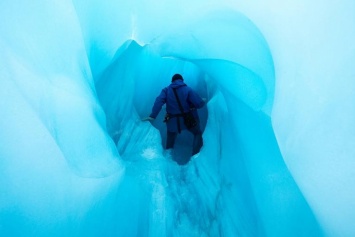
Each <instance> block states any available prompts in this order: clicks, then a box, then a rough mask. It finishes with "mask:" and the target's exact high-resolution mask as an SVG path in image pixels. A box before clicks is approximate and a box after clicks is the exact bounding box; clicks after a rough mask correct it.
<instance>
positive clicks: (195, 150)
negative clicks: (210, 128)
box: [166, 124, 203, 155]
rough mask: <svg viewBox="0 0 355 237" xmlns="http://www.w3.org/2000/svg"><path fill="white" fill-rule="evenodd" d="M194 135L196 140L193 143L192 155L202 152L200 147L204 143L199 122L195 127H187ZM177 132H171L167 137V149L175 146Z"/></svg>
mask: <svg viewBox="0 0 355 237" xmlns="http://www.w3.org/2000/svg"><path fill="white" fill-rule="evenodd" d="M187 130H188V131H189V132H191V133H192V134H193V135H194V141H193V144H192V155H195V154H197V153H199V152H200V149H201V147H202V145H203V139H202V132H201V129H200V125H199V124H197V125H196V126H195V127H193V128H190V129H187ZM177 134H178V133H177V132H169V131H168V135H167V138H166V149H171V148H174V144H175V140H176V136H177Z"/></svg>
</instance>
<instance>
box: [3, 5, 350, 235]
mask: <svg viewBox="0 0 355 237" xmlns="http://www.w3.org/2000/svg"><path fill="white" fill-rule="evenodd" d="M302 3H304V4H303V5H302V4H300V5H297V8H296V9H298V10H303V11H304V13H305V14H303V15H302V16H303V17H307V13H309V12H307V11H306V9H308V8H310V9H313V8H312V7H313V5H307V4H306V2H305V1H304V2H302ZM344 3H345V1H344ZM265 4H266V5H267V7H266V6H265V5H258V4H257V5H255V4H252V3H243V2H242V1H236V2H235V1H233V2H232V1H228V0H224V1H220V0H219V1H210V2H209V3H208V4H207V3H204V2H202V1H196V2H194V3H191V2H188V1H169V3H167V2H165V1H160V0H157V1H153V2H149V3H145V2H144V1H143V2H141V3H139V4H138V3H137V2H129V3H128V2H121V1H105V2H104V3H102V2H101V1H96V0H88V1H85V2H83V1H76V0H74V1H69V0H61V1H54V2H51V3H47V2H46V1H44V0H35V1H31V3H24V2H20V1H10V0H5V1H2V2H1V3H0V20H1V22H2V24H1V25H0V35H1V38H0V80H1V82H2V83H1V86H0V111H1V113H2V114H1V116H0V132H1V133H0V134H1V135H0V193H1V195H0V235H1V236H154V237H155V236H227V237H229V236H323V235H327V236H351V233H354V232H355V230H354V228H353V227H352V226H351V225H349V223H350V220H352V218H349V217H351V216H353V215H352V214H351V213H350V212H340V211H336V208H335V207H338V206H339V205H335V203H336V202H335V203H332V205H331V206H329V205H326V204H327V203H328V202H326V201H327V200H328V201H329V200H330V198H329V196H324V197H323V196H319V194H318V192H317V190H323V191H324V190H325V188H324V187H326V185H324V183H323V182H321V181H319V180H318V179H317V177H315V176H314V175H313V176H312V175H311V174H312V172H310V171H311V170H312V169H311V168H310V169H308V170H306V173H305V174H306V175H308V176H307V177H310V179H309V181H310V183H308V182H306V181H308V180H306V179H305V178H302V174H301V173H300V172H299V170H300V169H299V167H304V166H303V165H304V162H306V161H307V160H306V158H307V157H308V159H310V156H309V154H313V153H311V152H309V153H306V152H304V151H303V150H302V151H299V150H297V149H296V148H297V147H294V145H295V144H298V143H297V142H295V141H296V140H297V141H298V140H302V138H305V137H306V138H309V137H312V136H310V135H313V134H308V135H307V136H304V137H302V138H299V139H297V137H296V136H293V135H292V133H291V135H289V133H288V132H289V131H293V129H294V130H296V128H297V127H295V126H294V124H289V128H287V127H286V126H284V125H283V124H284V123H285V122H284V121H282V116H280V114H282V113H280V110H276V113H275V107H274V104H276V105H278V106H279V107H277V108H278V109H280V108H281V107H282V106H285V105H287V104H286V102H285V103H283V101H282V100H281V99H280V95H283V94H282V92H283V91H284V89H286V90H289V89H290V88H291V87H292V86H293V85H295V82H294V81H292V83H290V84H287V82H288V80H291V79H289V78H290V77H289V76H290V75H288V74H287V73H285V72H288V71H289V70H290V71H292V72H294V71H295V68H296V69H297V68H299V69H300V72H295V74H297V75H300V78H301V79H302V76H303V75H307V73H309V74H310V75H314V74H315V73H314V71H307V70H305V69H304V68H303V66H302V62H304V60H305V59H304V58H302V56H300V55H303V53H305V50H304V49H302V47H299V48H297V47H295V46H294V48H292V47H285V45H286V43H282V42H283V41H282V40H280V38H278V37H280V35H282V36H295V34H294V33H292V32H290V31H287V30H286V29H289V27H286V28H283V27H282V26H283V25H282V24H287V22H288V21H287V20H286V19H288V17H289V15H290V13H292V10H289V9H294V6H293V5H292V4H290V6H289V8H287V7H286V5H287V4H286V5H285V6H284V5H282V7H280V8H279V7H278V5H279V3H277V4H275V3H273V2H272V1H267V3H265ZM323 5H324V6H325V7H324V9H323V11H321V12H322V13H319V14H320V15H319V16H321V17H323V15H321V14H325V15H324V16H326V13H328V12H327V11H326V10H325V9H326V7H327V6H328V5H326V4H323ZM157 6H161V7H157ZM202 6H203V7H202ZM328 7H330V5H329V6H328ZM269 9H273V10H272V11H271V10H269ZM280 9H282V10H280ZM285 9H286V10H285ZM331 9H334V11H335V13H337V14H338V15H339V16H340V14H339V12H344V11H340V10H344V9H345V7H344V9H343V8H336V7H332V8H331ZM339 9H340V10H339ZM347 9H351V8H347ZM284 11H286V12H287V14H286V13H285V14H281V12H284ZM240 12H243V14H242V13H240ZM345 12H346V11H345ZM271 13H272V14H271ZM177 15H178V16H179V17H178V18H177V17H176V16H177ZM270 15H273V16H274V17H278V18H277V21H276V20H275V21H273V20H272V18H270V17H269V16H270ZM353 15H354V14H352V15H351V14H349V15H348V16H349V17H352V18H351V19H354V18H353ZM246 16H248V17H250V18H248V17H246ZM297 17H298V16H297ZM297 17H296V18H291V19H293V21H290V24H294V25H293V26H297V23H298V22H297V21H295V19H298V18H297ZM177 19H178V20H177ZM250 19H253V21H254V22H257V23H258V24H257V25H258V26H259V25H260V26H261V27H262V32H263V34H264V35H265V34H266V35H267V39H268V40H267V41H266V40H265V38H264V35H263V34H262V33H261V31H260V30H259V29H258V27H257V26H256V25H255V24H254V23H253V21H252V20H250ZM275 19H276V18H275ZM305 19H307V18H305ZM310 19H313V18H310ZM310 22H311V21H310ZM268 24H270V25H268ZM300 24H303V25H304V26H305V27H306V26H308V25H309V24H307V22H301V23H300ZM292 29H294V28H292ZM313 30H314V29H313ZM284 33H285V34H284ZM298 35H300V34H298ZM297 39H299V40H301V42H303V43H305V41H302V38H297ZM285 42H286V41H285ZM287 42H288V41H287ZM295 45H296V44H295ZM305 45H307V44H304V45H303V46H305ZM343 45H346V42H345V43H344V44H343ZM270 48H272V51H271V50H270ZM308 50H309V49H308ZM297 51H299V54H298V52H297ZM271 52H272V54H273V55H272V54H271ZM285 52H291V54H293V55H294V56H295V57H293V58H295V60H296V59H298V60H299V61H297V63H295V64H293V62H292V61H287V59H288V58H287V57H285V55H286V54H287V53H285ZM342 52H343V51H342ZM347 52H352V51H351V50H350V51H347ZM314 55H317V54H314ZM296 56H298V57H299V58H298V57H296ZM308 56H310V55H309V54H308V55H307V57H308ZM348 56H349V58H350V57H351V56H352V54H351V53H349V55H348ZM288 60H289V59H288ZM302 60H303V61H302ZM274 62H276V65H277V67H275V65H274ZM275 68H276V73H275ZM302 70H303V71H302ZM175 73H180V74H182V75H183V76H184V78H185V82H186V83H187V84H188V85H189V86H191V87H192V88H194V90H196V91H197V92H198V93H199V94H200V95H201V96H202V97H205V98H207V99H208V103H207V106H206V107H205V108H204V109H202V110H201V111H199V112H200V117H201V119H202V128H203V130H204V133H203V138H204V146H203V148H202V150H201V152H200V153H199V154H198V155H197V156H195V157H193V158H192V159H191V161H190V162H189V163H188V164H187V165H184V166H180V165H178V164H177V163H176V162H174V161H173V160H174V159H176V158H178V157H186V156H188V154H189V153H190V149H191V139H192V138H191V137H190V136H189V134H187V133H183V134H181V135H180V136H179V138H178V139H179V140H178V141H177V144H176V149H175V150H174V152H173V153H172V154H171V153H168V152H167V151H165V150H164V149H163V144H164V143H165V140H166V135H165V133H166V130H165V129H166V128H165V125H164V124H163V122H162V121H163V116H164V112H163V111H162V112H161V113H160V114H159V117H157V119H156V120H155V121H154V122H153V123H152V124H150V123H144V122H142V121H141V118H142V117H145V116H147V115H149V114H150V110H151V106H152V104H153V102H154V99H155V97H156V96H157V95H158V94H159V92H160V90H161V89H162V88H163V87H165V86H167V85H168V84H169V83H170V79H171V76H172V75H173V74H175ZM275 74H276V75H277V78H276V79H275ZM280 75H281V77H280ZM291 78H292V77H291ZM275 80H281V83H280V82H279V83H278V84H277V83H276V84H275ZM303 80H305V79H303ZM312 82H313V83H314V84H312ZM296 84H297V83H296ZM309 84H310V85H320V84H321V83H319V81H310V82H309ZM328 84H329V85H330V84H331V80H330V79H328ZM322 85H323V84H322ZM275 87H276V88H277V90H278V93H279V94H278V96H279V98H278V99H276V96H277V95H276V96H275V97H274V94H275ZM329 87H330V86H329ZM327 88H328V87H327ZM327 88H326V87H324V88H323V89H324V90H326V89H327ZM328 89H329V88H328ZM345 93H346V90H345ZM310 94H311V93H310ZM292 95H293V96H295V94H292ZM332 95H334V97H336V96H335V94H332ZM284 98H285V97H284ZM296 98H297V96H296ZM302 98H303V97H302ZM307 98H309V97H307ZM322 98H323V100H325V101H326V99H327V97H322ZM323 100H322V101H323ZM280 101H281V102H280ZM315 101H318V100H315ZM319 101H321V100H319ZM319 101H318V102H319ZM297 102H299V101H296V102H295V106H294V108H295V111H302V106H301V105H304V104H307V105H308V104H311V102H314V101H313V100H310V99H309V100H308V101H305V103H303V102H302V101H301V102H302V103H301V102H300V103H297ZM308 102H309V103H308ZM303 108H304V107H303ZM284 112H285V114H286V115H287V114H292V113H291V112H290V110H287V111H284ZM273 114H276V118H277V119H278V120H277V121H278V122H279V123H276V127H278V128H279V131H278V133H277V136H276V135H275V132H274V126H275V121H274V119H273V118H272V115H273ZM300 114H304V113H301V112H300ZM307 114H309V113H307ZM311 114H312V116H313V117H312V118H315V116H316V115H314V114H315V113H311ZM286 115H285V116H286ZM296 115H297V114H296ZM298 115H299V114H298ZM343 115H344V117H342V119H343V120H342V121H343V122H345V123H346V122H347V120H346V119H345V118H347V117H346V116H345V115H347V114H346V113H343ZM274 116H275V115H274ZM307 118H309V117H307ZM312 118H309V120H307V121H308V125H309V124H311V123H310V122H309V121H311V119H312ZM271 121H273V124H274V126H273V124H272V122H271ZM294 123H295V124H298V123H297V121H296V120H295V121H294ZM306 125H307V124H306ZM319 127H322V125H319ZM298 128H300V127H298ZM297 131H298V130H297ZM303 131H304V130H302V129H300V133H297V134H303V135H304V134H305V133H302V132H303ZM318 131H319V130H318ZM317 134H318V133H317ZM338 135H339V134H338ZM314 136H316V135H314ZM276 137H277V139H276ZM339 137H340V135H339ZM280 138H281V139H280ZM280 144H282V145H283V146H282V147H281V145H280ZM280 147H281V149H280ZM306 148H307V147H305V151H309V150H307V149H306ZM280 150H281V151H282V152H281V151H280ZM310 151H313V152H316V148H314V149H310ZM290 157H291V158H293V157H298V158H299V161H297V162H296V161H293V160H291V161H292V162H290ZM304 157H306V158H304ZM344 160H345V161H346V162H348V163H349V162H350V161H351V160H350V159H345V158H344ZM287 161H289V163H288V164H287V165H288V166H286V163H285V162H287ZM327 161H329V159H328V160H327ZM346 162H345V163H346ZM309 165H310V166H309V167H312V166H311V165H312V164H310V163H309ZM288 167H290V170H292V171H293V173H291V172H290V171H289V169H288ZM307 167H308V166H307ZM324 167H326V165H324V164H323V166H322V169H321V170H320V171H317V172H315V173H316V174H322V175H324V174H325V171H324V170H325V169H324ZM349 167H351V165H350V166H349ZM344 170H345V171H346V170H347V169H346V168H345V167H344ZM313 171H314V170H313ZM322 172H323V173H322ZM327 174H328V173H327ZM345 174H347V172H344V176H341V177H343V178H346V177H347V176H346V175H345ZM331 175H332V174H330V176H329V177H333V178H336V176H335V175H333V176H331ZM339 177H340V176H339ZM329 180H330V178H329ZM335 180H336V179H335ZM346 180H349V179H346ZM316 181H318V182H316ZM328 183H330V184H332V182H328ZM350 183H351V182H350ZM311 184H317V185H318V186H316V187H317V188H315V190H313V189H312V188H311V189H310V188H309V187H310V186H311ZM339 190H340V191H342V192H339V194H341V195H342V196H340V197H339V198H338V199H336V200H337V203H341V201H342V200H345V201H346V200H347V199H346V197H348V196H349V194H351V192H344V191H343V190H344V189H341V188H339ZM344 197H345V198H344ZM317 200H321V202H319V203H318V202H317ZM345 203H348V202H345ZM352 206H355V205H351V202H349V207H352ZM340 207H341V209H340V210H344V207H347V205H345V204H344V205H343V206H340ZM332 210H335V211H334V213H335V215H334V217H333V216H332V215H326V214H325V213H330V211H332ZM349 210H351V208H350V209H349Z"/></svg>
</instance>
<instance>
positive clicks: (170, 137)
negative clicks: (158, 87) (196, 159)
mask: <svg viewBox="0 0 355 237" xmlns="http://www.w3.org/2000/svg"><path fill="white" fill-rule="evenodd" d="M174 90H175V92H174ZM175 93H176V94H175ZM178 100H179V101H180V102H179V101H178ZM179 103H180V105H179ZM205 103H206V99H202V98H201V97H200V96H199V95H198V94H197V93H196V92H195V91H194V90H192V89H191V88H190V87H188V86H187V85H186V84H185V83H184V79H183V77H182V76H181V75H180V74H175V75H174V76H173V77H172V80H171V84H170V85H169V86H167V87H165V88H164V89H162V91H161V93H160V95H159V96H158V97H157V98H156V99H155V103H154V105H153V108H152V113H151V114H150V116H149V117H147V118H144V119H142V120H143V121H153V120H154V119H155V118H156V117H157V116H158V114H159V112H160V111H161V109H162V106H163V105H164V104H166V116H165V120H164V122H166V126H167V139H166V149H167V150H168V149H172V148H174V144H175V140H176V137H177V135H178V133H180V132H181V131H182V130H185V129H187V130H188V131H189V132H191V133H192V134H193V136H194V138H193V144H192V155H195V154H197V153H199V152H200V149H201V147H202V145H203V139H202V131H201V128H200V120H199V116H198V113H197V109H200V108H202V107H203V106H204V105H205ZM181 109H182V110H183V111H181ZM189 112H190V114H192V115H193V118H194V119H195V121H196V123H195V124H194V126H193V127H190V128H188V127H186V125H185V123H184V117H183V116H184V115H185V114H188V113H189Z"/></svg>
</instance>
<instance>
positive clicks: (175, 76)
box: [171, 74, 184, 82]
mask: <svg viewBox="0 0 355 237" xmlns="http://www.w3.org/2000/svg"><path fill="white" fill-rule="evenodd" d="M176 80H184V79H183V78H182V76H181V75H180V74H175V75H174V76H173V78H171V82H173V81H176Z"/></svg>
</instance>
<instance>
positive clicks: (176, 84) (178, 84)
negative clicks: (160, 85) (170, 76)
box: [170, 80, 186, 88]
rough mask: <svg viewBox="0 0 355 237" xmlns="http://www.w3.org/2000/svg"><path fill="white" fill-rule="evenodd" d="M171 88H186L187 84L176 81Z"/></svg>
mask: <svg viewBox="0 0 355 237" xmlns="http://www.w3.org/2000/svg"><path fill="white" fill-rule="evenodd" d="M170 86H171V87H172V88H179V87H182V86H186V84H185V82H184V81H183V80H175V81H173V82H171V84H170Z"/></svg>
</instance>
